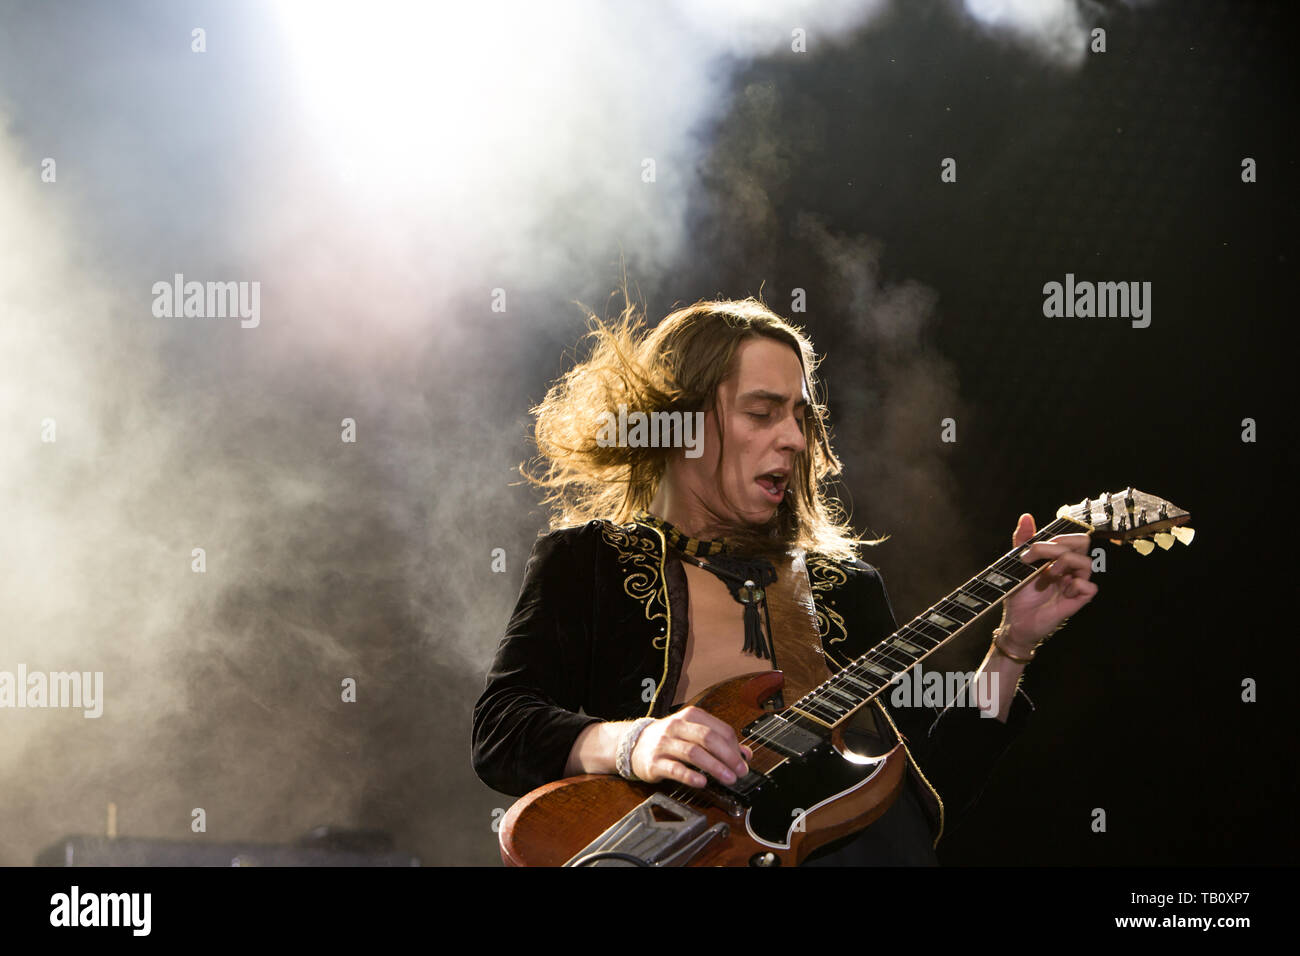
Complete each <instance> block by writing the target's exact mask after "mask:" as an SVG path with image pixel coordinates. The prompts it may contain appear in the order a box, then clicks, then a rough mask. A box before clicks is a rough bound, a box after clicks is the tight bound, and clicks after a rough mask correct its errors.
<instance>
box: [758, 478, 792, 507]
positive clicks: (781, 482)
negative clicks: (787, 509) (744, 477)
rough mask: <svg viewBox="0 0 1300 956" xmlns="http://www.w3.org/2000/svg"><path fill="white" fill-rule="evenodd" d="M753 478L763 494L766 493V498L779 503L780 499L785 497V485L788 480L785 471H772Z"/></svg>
mask: <svg viewBox="0 0 1300 956" xmlns="http://www.w3.org/2000/svg"><path fill="white" fill-rule="evenodd" d="M754 480H755V481H756V482H757V483H758V486H759V487H760V488H762V489H763V494H765V495H767V498H768V500H769V501H771V502H772V503H773V504H780V503H781V500H782V499H783V498H785V486H786V482H787V481H788V480H789V478H788V476H787V475H786V474H785V473H783V472H779V471H773V472H769V473H767V474H766V475H759V476H758V477H757V478H755V479H754Z"/></svg>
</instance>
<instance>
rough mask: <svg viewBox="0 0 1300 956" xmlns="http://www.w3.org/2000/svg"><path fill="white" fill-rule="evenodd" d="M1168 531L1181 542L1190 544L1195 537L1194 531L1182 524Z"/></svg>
mask: <svg viewBox="0 0 1300 956" xmlns="http://www.w3.org/2000/svg"><path fill="white" fill-rule="evenodd" d="M1170 533H1171V534H1173V536H1174V537H1175V538H1177V539H1178V540H1179V541H1181V542H1182V543H1183V544H1191V543H1192V538H1194V537H1196V532H1195V531H1193V530H1192V529H1191V528H1189V527H1187V525H1183V526H1182V527H1181V528H1173V529H1171V532H1170Z"/></svg>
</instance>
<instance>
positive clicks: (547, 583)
mask: <svg viewBox="0 0 1300 956" xmlns="http://www.w3.org/2000/svg"><path fill="white" fill-rule="evenodd" d="M581 570H582V569H580V568H577V567H575V555H574V548H573V537H572V535H571V534H568V533H566V532H563V531H554V532H551V533H550V534H548V535H546V536H544V537H542V538H539V539H538V540H537V543H536V544H535V545H534V546H533V551H532V554H531V555H530V556H529V559H528V563H527V565H525V567H524V582H523V586H522V588H521V589H520V593H519V600H518V602H517V603H516V605H515V610H514V613H513V615H512V616H511V618H510V623H509V625H508V626H507V627H506V633H505V637H504V638H503V639H502V641H501V644H500V646H499V647H498V648H497V652H496V657H495V658H494V659H493V661H492V666H491V669H490V670H489V672H488V675H487V682H486V686H485V687H484V690H483V693H482V695H481V696H480V697H479V699H478V703H477V704H475V706H474V729H473V738H472V744H471V756H472V759H473V763H474V770H475V772H476V773H477V774H478V775H479V778H480V779H481V780H482V781H483V782H484V783H486V784H487V785H488V786H489V787H492V788H493V789H494V790H499V791H501V792H502V793H505V794H508V795H510V796H515V797H518V796H522V795H523V794H525V793H528V792H529V791H530V790H535V789H536V788H537V787H540V786H542V785H543V784H545V783H550V782H551V781H553V780H559V779H561V778H562V777H563V776H564V765H565V763H566V761H567V760H568V756H569V751H570V750H571V749H572V748H573V742H574V740H576V739H577V736H578V734H579V733H580V732H581V731H582V729H583V728H584V727H586V726H588V725H589V724H593V723H599V721H600V719H599V718H598V717H591V716H588V715H585V714H579V713H577V711H578V710H579V709H581V707H582V705H583V702H584V700H585V699H586V689H587V669H588V666H589V661H590V647H591V623H590V621H589V614H590V610H591V608H592V606H593V602H592V594H591V590H590V586H589V583H590V579H589V578H584V576H583V575H582V574H581ZM584 581H585V582H587V585H584Z"/></svg>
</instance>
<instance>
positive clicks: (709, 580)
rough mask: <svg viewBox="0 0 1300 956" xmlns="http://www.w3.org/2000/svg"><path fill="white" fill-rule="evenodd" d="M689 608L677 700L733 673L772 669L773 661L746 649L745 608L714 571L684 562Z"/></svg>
mask: <svg viewBox="0 0 1300 956" xmlns="http://www.w3.org/2000/svg"><path fill="white" fill-rule="evenodd" d="M682 568H683V570H684V571H685V572H686V586H687V593H688V603H689V608H690V614H689V617H688V621H689V625H688V626H689V633H688V635H687V639H686V651H685V653H684V655H683V658H682V672H681V676H680V678H679V679H678V681H677V694H676V699H675V700H674V701H673V703H674V704H680V703H682V702H684V701H688V700H690V699H691V698H692V697H694V696H696V695H697V694H699V693H700V692H701V691H704V690H707V689H708V688H710V687H712V686H713V685H714V684H717V683H719V682H720V681H724V680H726V679H728V678H730V677H738V676H739V675H741V674H752V673H754V672H756V671H765V670H770V669H771V667H772V663H771V661H769V660H768V659H767V658H760V657H755V656H754V655H753V654H748V653H746V652H745V651H744V650H743V647H744V644H745V609H744V606H743V605H742V604H741V603H740V602H739V601H737V600H736V599H735V598H734V597H732V595H731V592H730V591H729V590H728V589H727V586H726V585H725V584H724V583H723V582H722V581H720V580H719V579H718V578H717V577H715V576H714V575H713V574H710V573H709V572H708V571H705V570H704V569H703V568H697V567H695V566H694V565H693V564H689V563H683V565H682Z"/></svg>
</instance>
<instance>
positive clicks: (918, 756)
mask: <svg viewBox="0 0 1300 956" xmlns="http://www.w3.org/2000/svg"><path fill="white" fill-rule="evenodd" d="M864 569H865V572H866V573H859V574H857V575H853V576H852V577H853V578H857V579H858V582H859V583H858V584H857V587H856V588H855V590H856V591H857V592H858V595H857V598H858V600H860V601H861V602H862V604H861V605H860V607H859V608H858V613H859V615H861V616H860V617H859V618H858V619H859V620H863V621H865V622H867V625H866V629H867V632H868V634H869V635H870V636H869V639H868V640H867V642H866V643H865V644H861V645H860V646H861V649H860V650H859V651H858V653H859V654H862V653H865V652H866V650H867V649H868V648H870V647H871V646H872V645H874V644H876V643H879V642H880V641H882V640H884V639H885V638H886V637H888V636H889V635H890V634H892V633H893V632H894V631H896V630H898V623H897V621H896V620H895V618H894V612H893V608H892V607H891V605H890V602H889V596H888V594H887V593H886V591H885V584H884V581H883V579H882V578H881V576H880V573H879V572H878V571H877V570H876V569H875V568H872V567H870V565H859V571H862V570H864ZM917 666H918V667H922V668H924V667H925V662H924V661H922V662H921V663H920V664H919V665H917ZM946 683H947V682H946V680H945V685H946ZM893 695H894V688H893V687H889V688H886V689H885V691H883V692H882V693H881V694H880V696H879V697H878V698H877V699H878V700H879V702H880V703H881V705H882V706H883V707H884V708H885V710H887V711H888V712H889V716H890V718H891V719H892V720H893V722H894V724H895V725H896V726H897V727H898V729H899V731H901V732H902V734H903V735H904V737H905V738H906V740H907V745H908V749H909V750H911V752H912V756H913V757H914V758H915V760H916V762H917V763H918V764H919V765H920V767H921V770H922V772H923V773H924V774H925V776H926V777H927V779H929V781H930V783H931V784H932V785H933V786H934V789H935V790H937V791H938V793H939V796H940V798H941V799H942V800H943V802H944V811H945V812H944V817H945V827H944V830H945V832H947V833H951V832H952V831H953V830H954V829H956V827H957V826H958V825H960V824H961V822H962V821H963V820H964V819H966V818H967V817H968V816H969V814H970V811H971V809H972V808H973V807H974V805H975V804H976V802H978V800H979V797H980V794H982V793H983V792H984V787H985V785H986V784H987V783H988V781H989V779H990V778H991V777H992V775H993V769H994V767H995V766H996V764H997V763H998V761H999V760H1000V759H1001V757H1002V755H1003V754H1004V753H1005V752H1006V751H1007V749H1008V748H1009V747H1010V746H1011V744H1012V743H1013V742H1014V741H1015V740H1016V738H1017V737H1019V736H1020V734H1021V733H1022V732H1023V730H1024V728H1025V724H1026V721H1027V720H1028V719H1029V717H1030V714H1031V713H1032V712H1033V710H1034V705H1033V702H1032V701H1031V700H1030V699H1029V696H1028V695H1027V694H1026V693H1025V692H1024V691H1023V690H1022V689H1020V688H1017V689H1016V693H1015V696H1014V697H1013V698H1012V701H1011V707H1010V710H1009V711H1008V712H1007V720H1006V723H1003V722H1002V721H1000V720H997V719H996V718H993V717H982V716H980V711H979V709H978V708H977V707H973V706H958V704H959V703H960V702H961V697H959V698H958V703H956V704H951V705H949V706H948V707H947V708H945V709H944V710H942V711H939V710H937V709H936V708H933V707H929V706H924V705H918V706H907V707H903V706H898V705H896V704H894V703H893V700H892V698H893Z"/></svg>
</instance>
